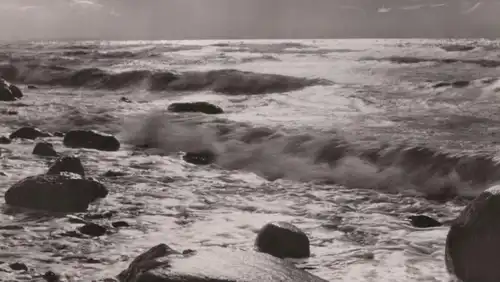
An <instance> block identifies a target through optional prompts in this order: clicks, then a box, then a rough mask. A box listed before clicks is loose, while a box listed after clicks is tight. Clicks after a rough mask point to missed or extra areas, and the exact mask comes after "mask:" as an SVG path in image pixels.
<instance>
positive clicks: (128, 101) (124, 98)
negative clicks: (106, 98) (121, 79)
mask: <svg viewBox="0 0 500 282" xmlns="http://www.w3.org/2000/svg"><path fill="white" fill-rule="evenodd" d="M119 101H120V102H123V103H132V100H130V99H129V98H127V97H121V98H120V100H119Z"/></svg>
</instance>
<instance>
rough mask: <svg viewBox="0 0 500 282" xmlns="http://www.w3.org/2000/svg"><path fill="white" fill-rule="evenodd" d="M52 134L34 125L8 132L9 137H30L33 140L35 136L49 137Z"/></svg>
mask: <svg viewBox="0 0 500 282" xmlns="http://www.w3.org/2000/svg"><path fill="white" fill-rule="evenodd" d="M51 136H52V134H50V133H48V132H44V131H42V130H40V129H38V128H36V127H29V126H27V127H21V128H19V129H18V130H16V131H14V132H12V133H11V134H10V136H9V137H10V139H16V138H20V139H31V140H35V139H37V138H43V137H51Z"/></svg>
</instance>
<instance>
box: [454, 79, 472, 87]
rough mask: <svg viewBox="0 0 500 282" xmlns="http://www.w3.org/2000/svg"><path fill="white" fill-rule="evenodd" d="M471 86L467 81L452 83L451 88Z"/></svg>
mask: <svg viewBox="0 0 500 282" xmlns="http://www.w3.org/2000/svg"><path fill="white" fill-rule="evenodd" d="M469 85H470V81H467V80H457V81H453V82H452V83H451V86H453V87H455V88H464V87H467V86H469Z"/></svg>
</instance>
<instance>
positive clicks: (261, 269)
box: [118, 244, 326, 282]
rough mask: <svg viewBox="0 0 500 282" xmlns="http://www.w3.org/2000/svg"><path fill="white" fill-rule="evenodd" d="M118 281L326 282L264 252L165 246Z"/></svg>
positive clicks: (138, 261)
mask: <svg viewBox="0 0 500 282" xmlns="http://www.w3.org/2000/svg"><path fill="white" fill-rule="evenodd" d="M200 266H202V267H200ZM118 279H119V280H120V281H121V282H126V281H127V282H128V281H135V282H153V281H154V282H168V281H172V282H173V281H196V282H277V281H282V282H285V281H286V282H326V280H324V279H321V278H319V277H317V276H314V275H312V274H310V273H309V272H306V271H304V270H302V269H299V268H297V267H295V266H294V265H293V264H291V263H289V262H286V261H284V260H281V259H279V258H275V257H272V256H270V255H267V254H263V253H258V252H252V251H250V252H245V251H240V250H229V249H224V248H214V249H206V250H199V251H197V252H194V253H188V254H185V255H183V254H179V253H178V252H176V251H173V250H172V249H171V248H169V247H168V246H167V245H165V244H160V245H157V246H155V247H153V248H151V249H150V250H148V251H147V252H145V253H143V254H141V255H140V256H138V257H137V258H136V259H134V261H132V263H131V264H130V265H129V267H128V269H126V270H124V271H123V272H122V273H120V274H119V275H118Z"/></svg>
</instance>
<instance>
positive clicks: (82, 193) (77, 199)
mask: <svg viewBox="0 0 500 282" xmlns="http://www.w3.org/2000/svg"><path fill="white" fill-rule="evenodd" d="M107 195H108V189H107V188H106V187H105V186H104V185H103V184H101V183H100V182H98V181H96V180H94V179H92V178H83V177H81V176H80V175H77V174H74V173H61V174H57V175H50V174H42V175H35V176H31V177H27V178H25V179H23V180H21V181H19V182H17V183H15V184H14V185H12V186H11V187H10V188H9V190H7V192H6V193H5V203H6V204H8V205H11V206H14V207H22V208H28V209H34V210H44V211H49V212H84V211H86V210H87V208H88V206H89V204H90V203H92V202H93V201H95V200H97V199H99V198H104V197H106V196H107Z"/></svg>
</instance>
